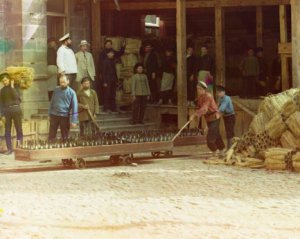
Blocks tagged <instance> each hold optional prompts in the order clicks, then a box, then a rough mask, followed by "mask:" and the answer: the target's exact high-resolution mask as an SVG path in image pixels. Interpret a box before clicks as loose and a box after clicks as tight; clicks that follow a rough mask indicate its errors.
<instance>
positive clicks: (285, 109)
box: [282, 100, 299, 119]
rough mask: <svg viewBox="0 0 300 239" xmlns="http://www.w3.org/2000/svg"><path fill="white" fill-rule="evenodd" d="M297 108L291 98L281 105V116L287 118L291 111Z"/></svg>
mask: <svg viewBox="0 0 300 239" xmlns="http://www.w3.org/2000/svg"><path fill="white" fill-rule="evenodd" d="M297 110H299V107H298V106H297V104H296V103H295V102H294V101H293V100H289V101H288V102H286V103H285V104H284V105H283V109H282V116H283V117H284V118H285V119H287V118H288V117H290V116H291V115H292V114H293V113H295V112H296V111H297Z"/></svg>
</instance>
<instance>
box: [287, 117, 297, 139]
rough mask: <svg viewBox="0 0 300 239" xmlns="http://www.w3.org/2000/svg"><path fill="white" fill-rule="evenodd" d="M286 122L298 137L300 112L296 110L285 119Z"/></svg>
mask: <svg viewBox="0 0 300 239" xmlns="http://www.w3.org/2000/svg"><path fill="white" fill-rule="evenodd" d="M286 124H287V126H288V127H289V129H290V130H291V132H292V133H293V134H294V135H295V136H296V137H297V138H298V137H300V112H299V111H297V112H295V113H294V114H292V115H291V116H290V117H289V118H288V119H287V120H286Z"/></svg>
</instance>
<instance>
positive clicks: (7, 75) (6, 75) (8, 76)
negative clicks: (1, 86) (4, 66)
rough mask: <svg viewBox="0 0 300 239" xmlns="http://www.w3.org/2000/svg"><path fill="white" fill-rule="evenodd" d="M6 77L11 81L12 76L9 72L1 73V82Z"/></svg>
mask: <svg viewBox="0 0 300 239" xmlns="http://www.w3.org/2000/svg"><path fill="white" fill-rule="evenodd" d="M4 77H6V78H9V79H10V75H9V74H8V73H7V72H2V73H0V81H2V80H3V78H4Z"/></svg>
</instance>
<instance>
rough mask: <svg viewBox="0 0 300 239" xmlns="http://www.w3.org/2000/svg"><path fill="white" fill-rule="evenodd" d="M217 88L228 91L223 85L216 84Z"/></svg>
mask: <svg viewBox="0 0 300 239" xmlns="http://www.w3.org/2000/svg"><path fill="white" fill-rule="evenodd" d="M216 90H217V91H224V92H225V91H226V89H225V87H224V86H222V85H217V86H216Z"/></svg>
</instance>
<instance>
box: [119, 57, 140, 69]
mask: <svg viewBox="0 0 300 239" xmlns="http://www.w3.org/2000/svg"><path fill="white" fill-rule="evenodd" d="M121 61H122V65H123V66H124V67H132V68H133V67H134V66H135V64H136V63H138V57H137V56H136V55H135V54H126V55H123V56H121Z"/></svg>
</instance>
